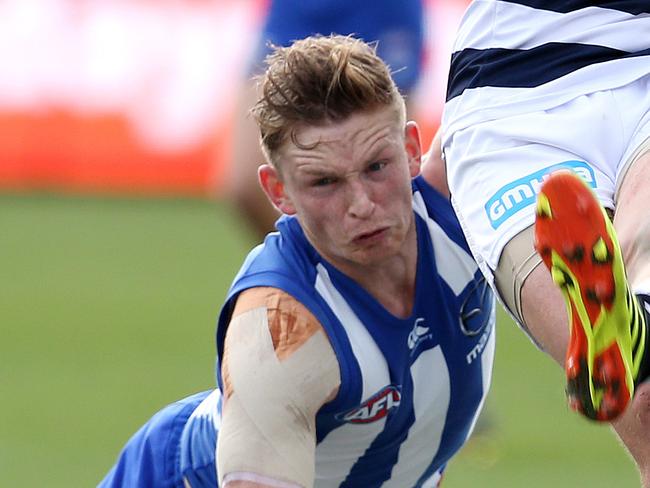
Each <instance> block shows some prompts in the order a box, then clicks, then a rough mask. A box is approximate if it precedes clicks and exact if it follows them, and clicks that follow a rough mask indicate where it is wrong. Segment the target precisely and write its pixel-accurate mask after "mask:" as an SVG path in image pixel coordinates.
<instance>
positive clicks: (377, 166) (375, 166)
mask: <svg viewBox="0 0 650 488" xmlns="http://www.w3.org/2000/svg"><path fill="white" fill-rule="evenodd" d="M385 166H386V162H385V161H375V162H373V163H370V164H369V165H368V171H369V172H371V173H373V172H376V171H381V170H382V169H384V167H385Z"/></svg>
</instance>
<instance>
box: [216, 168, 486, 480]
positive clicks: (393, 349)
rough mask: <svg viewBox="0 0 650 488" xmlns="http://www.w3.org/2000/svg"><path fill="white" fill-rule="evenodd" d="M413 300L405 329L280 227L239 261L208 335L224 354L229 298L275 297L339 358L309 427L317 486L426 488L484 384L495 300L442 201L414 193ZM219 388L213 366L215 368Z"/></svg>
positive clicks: (294, 232)
mask: <svg viewBox="0 0 650 488" xmlns="http://www.w3.org/2000/svg"><path fill="white" fill-rule="evenodd" d="M413 208H414V212H415V217H416V225H417V238H418V264H417V278H416V280H417V282H416V292H415V294H416V296H415V303H414V308H413V313H412V315H411V316H410V317H408V318H406V319H402V318H397V317H395V316H393V315H392V314H390V313H389V312H388V311H387V310H386V309H384V308H383V307H382V306H381V304H379V303H378V302H377V301H376V300H375V299H374V298H373V297H372V296H370V294H368V293H367V292H366V291H365V290H364V289H362V288H361V287H360V286H359V285H357V284H356V283H355V282H354V281H352V280H351V279H349V278H348V277H347V276H345V275H344V274H342V273H341V272H340V271H338V270H337V269H336V268H334V267H333V266H332V265H330V264H329V263H328V262H327V261H325V260H324V259H323V258H321V257H320V255H319V254H318V253H317V251H316V250H315V249H314V248H313V247H312V246H311V245H310V244H309V242H308V241H307V239H306V238H305V236H304V234H303V232H302V230H301V228H300V226H299V225H298V221H297V220H296V219H295V218H292V217H285V218H283V219H281V220H280V221H279V223H278V229H279V232H277V233H274V234H271V235H270V236H269V237H267V239H266V241H265V243H264V244H263V245H261V246H259V247H258V248H256V249H255V250H254V251H253V252H252V253H251V254H250V255H249V257H248V258H247V260H246V262H245V263H244V265H243V267H242V269H241V270H240V272H239V274H238V276H237V277H236V278H235V281H234V283H233V285H232V288H231V290H230V292H229V296H228V299H227V302H226V305H225V306H224V308H223V311H222V313H221V316H220V319H219V326H218V329H217V351H218V358H219V359H220V358H221V356H222V353H223V346H224V338H225V333H226V328H227V325H228V322H229V319H230V313H231V311H232V307H233V306H234V302H235V299H236V297H237V295H238V294H239V293H241V292H242V291H243V290H245V289H247V288H251V287H258V286H272V287H277V288H280V289H282V290H284V291H286V292H287V293H289V294H291V295H292V296H294V297H295V298H296V299H297V300H298V301H300V302H301V303H302V304H304V305H305V306H306V307H307V308H308V309H309V310H310V311H311V312H312V313H313V315H314V316H315V317H316V318H317V319H318V320H319V321H320V323H321V324H322V326H323V328H324V330H325V332H326V333H327V335H328V337H329V340H330V342H331V344H332V347H333V349H334V351H335V354H336V356H337V359H338V363H339V367H340V373H341V374H340V376H341V385H340V388H339V393H338V396H337V397H336V398H335V399H334V400H333V401H331V402H330V403H328V404H326V405H324V406H323V407H322V408H321V410H320V411H319V412H318V414H317V418H316V431H317V432H316V433H317V446H316V483H315V486H317V487H334V486H342V487H357V486H364V487H366V486H367V487H378V486H383V487H388V486H391V487H400V488H405V487H434V486H437V483H438V480H439V479H440V476H441V473H442V470H443V469H444V467H445V465H446V463H447V462H448V460H449V459H450V457H451V456H452V455H453V454H454V453H456V452H457V451H458V449H459V448H460V447H461V446H462V445H463V443H464V442H465V441H466V439H467V437H468V436H469V434H470V432H471V429H472V427H473V425H474V423H475V421H476V419H477V416H478V413H479V410H480V408H481V405H482V403H483V401H484V398H485V395H486V393H487V390H488V386H489V383H490V377H491V371H492V361H493V354H494V332H493V329H494V318H495V312H494V298H493V296H492V293H491V291H490V290H489V288H488V287H487V286H486V285H485V282H484V280H483V278H482V277H481V275H480V272H479V271H478V268H477V266H476V264H475V262H474V261H473V259H472V257H471V254H470V252H469V250H468V248H467V244H466V242H465V240H464V238H463V235H462V232H461V229H460V227H459V225H458V222H457V220H456V218H455V215H454V213H453V211H452V208H451V205H450V203H449V202H448V200H447V199H445V198H444V197H443V196H441V195H440V194H439V193H438V192H436V191H435V190H434V189H433V188H432V187H431V186H429V185H428V184H427V183H426V182H425V181H424V179H423V178H421V177H418V178H417V179H416V180H414V183H413ZM217 375H218V377H219V384H220V385H221V384H222V383H221V378H220V368H219V367H217Z"/></svg>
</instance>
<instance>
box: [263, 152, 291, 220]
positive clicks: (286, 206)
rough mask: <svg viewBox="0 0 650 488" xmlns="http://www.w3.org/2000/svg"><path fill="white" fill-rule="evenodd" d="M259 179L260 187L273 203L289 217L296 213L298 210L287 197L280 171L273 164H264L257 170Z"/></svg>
mask: <svg viewBox="0 0 650 488" xmlns="http://www.w3.org/2000/svg"><path fill="white" fill-rule="evenodd" d="M257 178H258V180H259V182H260V186H261V187H262V190H264V193H266V196H267V197H268V199H269V200H270V201H271V203H272V204H273V205H274V206H275V208H277V209H278V210H280V212H282V213H285V214H287V215H293V214H295V213H296V209H295V207H294V206H293V203H292V202H291V199H290V198H289V196H288V195H287V192H286V189H285V186H284V182H283V181H282V177H281V175H280V172H279V171H278V169H277V168H276V167H275V166H273V165H271V164H263V165H262V166H260V167H259V169H258V170H257Z"/></svg>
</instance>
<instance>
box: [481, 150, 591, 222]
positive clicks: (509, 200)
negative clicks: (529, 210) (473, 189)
mask: <svg viewBox="0 0 650 488" xmlns="http://www.w3.org/2000/svg"><path fill="white" fill-rule="evenodd" d="M559 169H568V170H571V171H574V172H575V173H576V174H577V175H578V176H580V177H581V178H582V179H583V180H585V181H586V182H587V184H588V185H589V186H591V187H592V188H596V177H595V175H594V170H593V169H592V168H591V167H590V166H589V165H588V164H587V163H585V162H584V161H565V162H563V163H559V164H554V165H552V166H549V167H547V168H544V169H541V170H539V171H536V172H535V173H531V174H529V175H527V176H524V177H523V178H519V179H518V180H515V181H513V182H511V183H508V184H507V185H505V186H504V187H502V188H501V189H500V190H499V191H497V192H496V193H495V194H494V195H493V196H492V198H490V199H489V200H488V202H487V203H486V204H485V212H486V213H487V216H488V219H489V220H490V224H491V225H492V228H493V229H497V228H498V227H499V226H500V225H501V224H503V223H504V222H505V221H506V220H508V219H509V218H510V217H512V216H513V215H514V214H516V213H517V212H519V211H520V210H522V209H524V208H525V207H527V206H529V205H532V204H533V203H535V199H536V197H537V193H539V188H540V186H541V185H542V183H543V182H544V180H545V179H546V178H548V175H549V174H551V173H552V172H553V171H557V170H559Z"/></svg>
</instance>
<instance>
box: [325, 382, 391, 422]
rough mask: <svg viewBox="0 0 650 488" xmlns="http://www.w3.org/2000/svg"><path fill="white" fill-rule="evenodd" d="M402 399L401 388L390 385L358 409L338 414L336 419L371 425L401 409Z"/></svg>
mask: <svg viewBox="0 0 650 488" xmlns="http://www.w3.org/2000/svg"><path fill="white" fill-rule="evenodd" d="M401 399H402V394H401V392H400V390H399V387H397V386H395V385H388V386H385V387H384V388H382V389H381V390H380V391H378V392H377V393H375V394H374V395H373V396H371V397H370V398H369V399H368V400H366V401H365V402H363V403H362V404H361V405H359V406H358V407H355V408H353V409H351V410H348V411H347V412H343V413H339V414H337V415H336V418H337V419H338V420H342V421H344V422H348V423H351V424H369V423H370V422H375V421H377V420H379V419H382V418H384V417H385V416H386V415H388V412H390V411H391V410H392V409H393V408H397V407H399V403H400V400H401Z"/></svg>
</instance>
